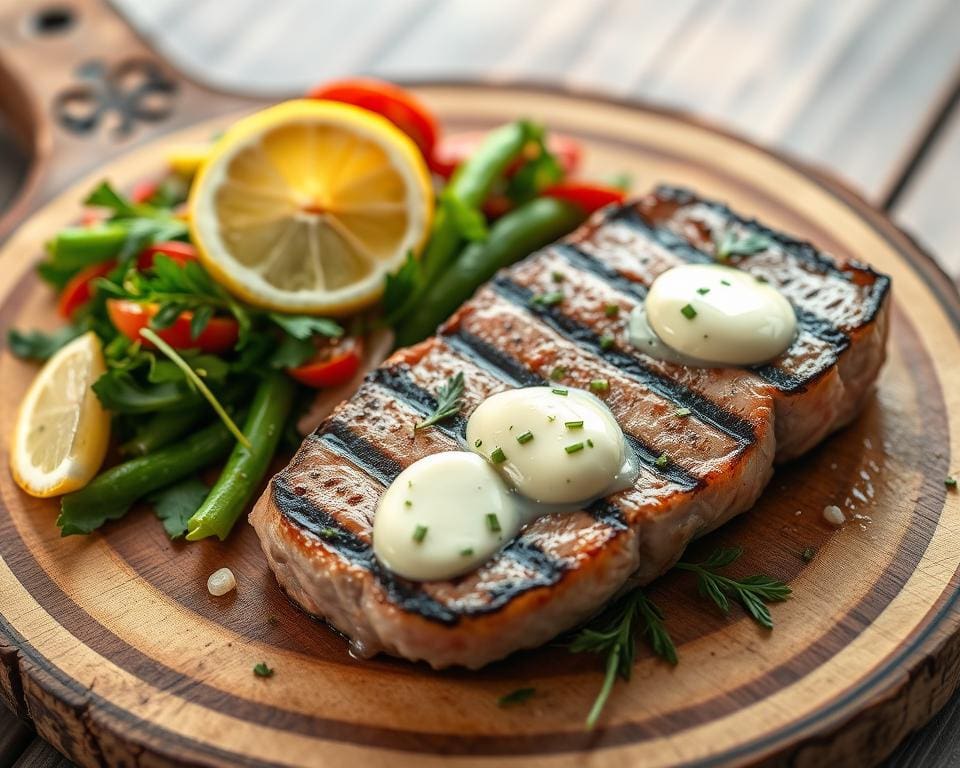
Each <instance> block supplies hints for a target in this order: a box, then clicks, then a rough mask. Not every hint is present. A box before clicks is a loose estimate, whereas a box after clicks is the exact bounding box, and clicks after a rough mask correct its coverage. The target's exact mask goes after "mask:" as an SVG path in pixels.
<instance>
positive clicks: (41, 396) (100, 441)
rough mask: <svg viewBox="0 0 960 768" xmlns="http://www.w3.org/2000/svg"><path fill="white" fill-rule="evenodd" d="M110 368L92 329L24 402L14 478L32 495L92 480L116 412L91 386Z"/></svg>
mask: <svg viewBox="0 0 960 768" xmlns="http://www.w3.org/2000/svg"><path fill="white" fill-rule="evenodd" d="M105 370H106V365H105V363H104V361H103V350H102V349H101V347H100V340H99V339H98V338H97V336H96V334H95V333H93V332H92V331H91V332H89V333H85V334H84V335H83V336H80V337H79V338H76V339H74V340H73V341H71V342H70V343H69V344H67V345H66V346H65V347H64V348H63V349H61V350H60V351H59V352H57V353H56V354H55V355H54V356H53V357H51V358H50V359H49V360H48V361H47V364H46V365H44V366H43V368H42V369H41V370H40V373H39V374H38V375H37V377H36V378H35V379H34V380H33V384H31V385H30V389H29V390H27V394H26V397H24V399H23V402H22V403H21V404H20V412H19V413H18V414H17V423H16V426H15V427H14V430H13V445H12V447H11V450H10V468H11V470H12V472H13V479H14V480H15V481H16V483H17V485H19V486H20V487H21V488H23V490H25V491H26V492H27V493H29V494H30V495H31V496H41V497H47V496H57V495H59V494H61V493H69V492H70V491H75V490H77V489H78V488H82V487H83V486H85V485H86V484H87V483H89V482H90V481H91V480H92V479H93V477H94V475H96V474H97V470H99V469H100V465H101V464H102V463H103V457H104V456H105V455H106V452H107V442H108V441H109V439H110V415H109V414H108V413H107V412H106V411H105V410H104V409H103V407H102V406H101V405H100V401H99V400H98V399H97V396H96V395H95V394H94V392H93V390H92V389H91V388H90V385H91V384H93V382H94V381H96V380H97V378H98V377H99V376H100V375H101V374H102V373H103V372H104V371H105Z"/></svg>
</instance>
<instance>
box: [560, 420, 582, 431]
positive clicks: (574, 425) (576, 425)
mask: <svg viewBox="0 0 960 768" xmlns="http://www.w3.org/2000/svg"><path fill="white" fill-rule="evenodd" d="M563 426H565V427H566V428H567V429H583V419H579V420H577V421H565V422H563Z"/></svg>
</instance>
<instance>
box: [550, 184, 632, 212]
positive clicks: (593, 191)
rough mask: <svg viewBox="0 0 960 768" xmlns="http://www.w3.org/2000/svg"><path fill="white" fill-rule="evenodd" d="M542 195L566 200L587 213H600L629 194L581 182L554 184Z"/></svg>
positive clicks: (620, 201)
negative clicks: (602, 209)
mask: <svg viewBox="0 0 960 768" xmlns="http://www.w3.org/2000/svg"><path fill="white" fill-rule="evenodd" d="M540 194H541V195H543V196H544V197H555V198H557V199H558V200H566V201H567V202H570V203H573V204H574V205H577V206H579V207H580V208H582V209H583V210H584V211H586V212H587V213H593V212H594V211H599V210H600V209H601V208H603V207H605V206H607V205H610V204H611V203H622V202H623V201H624V200H626V199H627V193H626V192H624V191H623V190H622V189H618V188H617V187H605V186H603V185H602V184H587V183H585V182H579V181H570V182H565V183H563V184H554V185H553V186H552V187H547V188H546V189H544V190H543V192H541V193H540Z"/></svg>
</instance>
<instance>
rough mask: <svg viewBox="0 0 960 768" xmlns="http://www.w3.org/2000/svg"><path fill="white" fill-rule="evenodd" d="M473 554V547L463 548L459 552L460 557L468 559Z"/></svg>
mask: <svg viewBox="0 0 960 768" xmlns="http://www.w3.org/2000/svg"><path fill="white" fill-rule="evenodd" d="M472 554H473V547H465V548H464V549H461V550H460V557H470V555H472Z"/></svg>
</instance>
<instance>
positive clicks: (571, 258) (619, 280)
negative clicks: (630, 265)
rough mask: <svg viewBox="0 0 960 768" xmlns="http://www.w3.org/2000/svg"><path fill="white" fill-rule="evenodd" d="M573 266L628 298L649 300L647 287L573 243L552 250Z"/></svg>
mask: <svg viewBox="0 0 960 768" xmlns="http://www.w3.org/2000/svg"><path fill="white" fill-rule="evenodd" d="M551 250H553V251H554V252H555V253H558V254H559V255H561V256H563V258H564V259H565V260H566V261H567V262H568V263H569V264H570V265H571V266H572V267H576V268H577V269H581V270H583V271H584V272H590V273H592V274H594V275H596V276H597V277H599V278H601V279H602V280H603V281H604V282H606V283H607V284H608V285H609V286H610V287H611V288H614V289H616V290H618V291H620V292H621V293H625V294H627V295H628V296H633V297H634V298H635V299H638V300H639V301H643V300H644V299H646V298H647V286H645V285H644V284H643V283H638V282H636V281H635V280H631V279H630V278H629V277H626V276H625V275H622V274H620V273H619V272H617V270H615V269H613V268H612V267H610V266H609V265H607V264H605V263H604V262H602V261H601V260H600V259H598V258H596V257H595V256H591V255H590V254H589V253H587V252H586V251H583V250H581V249H580V248H578V247H577V246H576V245H573V244H572V243H558V244H557V245H554V246H553V247H552V249H551Z"/></svg>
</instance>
